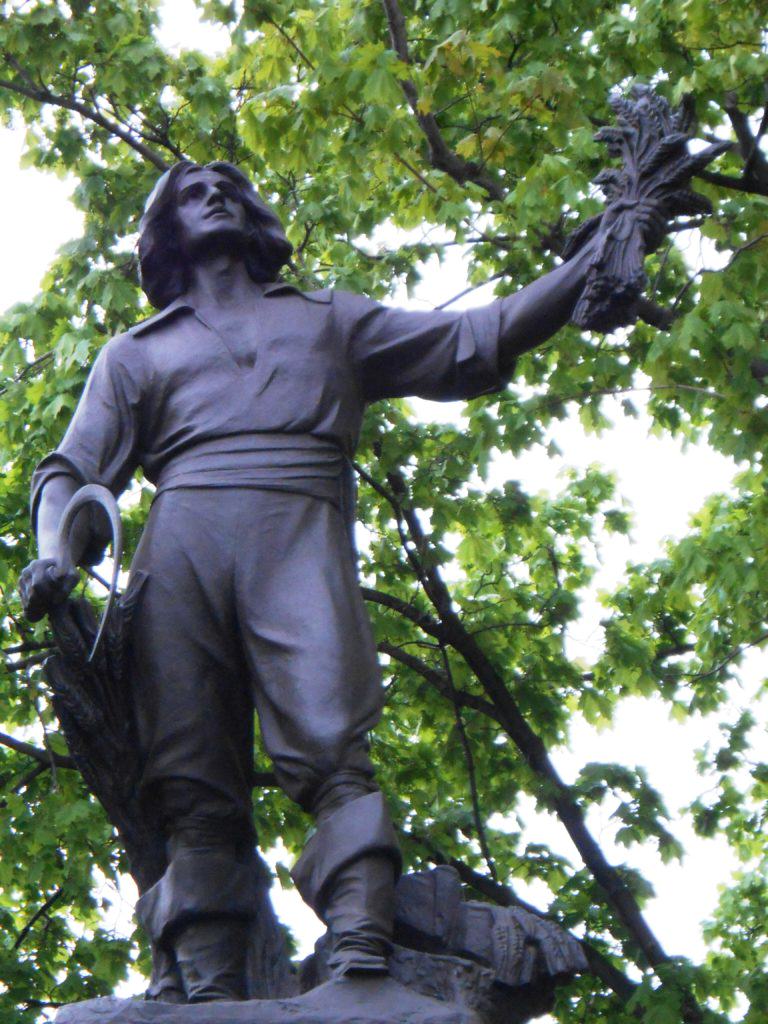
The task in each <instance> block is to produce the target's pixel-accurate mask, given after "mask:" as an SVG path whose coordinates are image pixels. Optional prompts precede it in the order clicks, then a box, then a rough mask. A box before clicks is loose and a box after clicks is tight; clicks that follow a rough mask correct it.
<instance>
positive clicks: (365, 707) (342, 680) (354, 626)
mask: <svg viewBox="0 0 768 1024" xmlns="http://www.w3.org/2000/svg"><path fill="white" fill-rule="evenodd" d="M133 571H134V573H138V572H140V573H145V574H146V576H147V578H146V580H145V582H144V584H143V587H142V590H141V594H140V597H139V599H138V603H137V606H136V611H135V613H134V620H133V625H132V637H133V640H132V647H131V650H132V653H131V680H132V686H133V687H134V692H135V703H136V708H137V715H138V732H139V741H140V746H141V752H142V757H143V764H144V773H143V780H142V788H143V791H144V792H148V791H151V789H152V787H153V786H154V785H155V784H156V783H158V782H163V781H165V780H170V779H186V780H191V781H192V782H193V783H200V784H201V785H202V786H203V787H204V788H205V791H206V792H208V793H210V794H211V795H213V794H215V797H214V798H213V799H214V803H218V801H219V800H220V801H221V803H220V805H219V811H218V812H217V813H221V814H226V815H234V816H235V817H236V818H238V819H239V820H240V821H243V822H247V823H248V827H250V821H251V777H252V758H253V711H254V708H255V710H256V712H257V714H258V717H259V723H260V727H261V735H262V740H263V744H264V747H265V749H266V752H267V754H268V755H269V757H270V758H271V760H272V763H273V766H274V771H275V774H276V776H277V780H278V783H279V784H280V786H281V787H282V788H283V789H284V790H285V791H286V793H288V795H289V796H291V797H292V798H293V799H294V800H296V801H298V802H299V803H300V804H301V805H302V806H303V807H305V808H310V807H311V806H312V804H313V801H314V799H315V797H316V795H317V793H318V791H319V790H320V788H321V787H322V786H323V785H326V784H327V783H328V780H329V779H332V778H335V777H342V778H343V777H344V776H346V775H349V776H350V777H352V778H357V779H361V778H365V779H369V780H370V779H371V778H372V775H373V769H372V766H371V762H370V759H369V755H368V739H367V733H368V730H370V729H371V728H372V727H373V726H374V725H375V723H376V721H377V720H378V718H379V716H380V711H381V703H382V690H381V685H380V675H379V669H378V664H377V660H376V652H375V647H374V643H373V639H372V635H371V629H370V625H369V622H368V617H367V614H366V612H365V608H364V606H363V601H362V597H361V595H360V591H359V586H358V581H357V576H356V567H355V562H354V554H353V551H352V547H351V544H350V539H349V532H348V524H347V522H346V521H345V518H344V516H343V515H342V513H341V511H340V510H339V508H337V507H336V506H335V505H334V504H333V503H332V502H330V501H328V500H325V499H322V498H317V497H310V496H308V495H306V494H298V493H291V492H286V491H278V490H266V489H252V488H242V489H241V488H223V487H222V488H188V489H179V490H169V491H166V492H164V493H162V494H160V496H159V497H158V498H156V500H155V503H154V505H153V507H152V511H151V513H150V517H149V522H148V524H147V527H146V529H145V531H144V534H143V537H142V539H141V542H140V544H139V548H138V550H137V553H136V556H135V559H134V563H133Z"/></svg>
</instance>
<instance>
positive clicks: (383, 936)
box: [292, 791, 400, 976]
mask: <svg viewBox="0 0 768 1024" xmlns="http://www.w3.org/2000/svg"><path fill="white" fill-rule="evenodd" d="M399 872H400V851H399V850H398V848H397V839H396V838H395V833H394V830H393V828H392V823H391V821H390V819H389V814H388V813H387V808H386V804H385V803H384V798H383V797H382V795H381V793H380V792H378V791H375V792H372V793H367V794H366V795H365V796H358V797H356V798H355V799H353V800H350V801H349V802H347V803H343V804H342V805H341V806H338V805H337V806H336V807H334V808H333V809H332V811H331V812H330V813H328V814H327V815H326V814H320V815H319V816H318V825H317V832H315V834H314V835H313V836H312V838H311V839H310V840H309V842H308V843H307V845H306V847H305V848H304V853H303V854H302V855H301V857H300V858H299V860H298V862H297V864H296V866H295V867H294V869H293V871H292V875H293V880H294V882H295V883H296V887H297V889H298V890H299V892H300V893H301V896H302V898H303V899H304V901H305V902H306V903H308V904H309V906H310V907H312V909H313V910H314V911H315V913H316V914H317V915H318V917H319V918H320V919H321V920H322V921H324V922H325V924H326V925H327V926H328V929H329V931H330V933H331V938H332V942H333V954H332V957H331V964H332V966H333V971H334V974H336V975H337V976H342V975H344V974H349V973H352V972H358V973H372V974H383V973H386V970H387V954H388V953H389V950H390V947H391V937H392V925H393V916H394V903H395V882H396V880H397V876H398V874H399Z"/></svg>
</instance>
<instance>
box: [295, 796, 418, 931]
mask: <svg viewBox="0 0 768 1024" xmlns="http://www.w3.org/2000/svg"><path fill="white" fill-rule="evenodd" d="M371 854H378V855H381V856H385V857H389V858H390V860H391V861H392V863H393V864H394V867H395V876H396V877H397V876H399V874H400V871H401V868H402V858H401V855H400V850H399V848H398V845H397V837H396V836H395V830H394V829H393V827H392V822H391V820H390V817H389V811H388V810H387V806H386V804H385V803H384V797H383V796H382V795H381V793H380V792H378V791H377V792H375V793H367V794H366V795H365V796H361V797H358V798H357V799H356V800H350V802H349V803H348V804H344V805H343V806H342V807H340V808H339V809H338V810H337V811H335V812H334V813H333V814H332V815H331V816H330V817H329V818H326V819H325V821H323V822H322V823H321V824H320V825H319V826H318V829H317V832H315V834H314V835H313V836H312V838H311V839H310V840H309V842H308V843H307V845H306V847H305V848H304V852H303V854H302V855H301V857H300V858H299V859H298V861H297V862H296V866H295V867H294V869H293V871H292V872H291V877H292V878H293V880H294V882H295V883H296V888H297V889H298V890H299V892H300V893H301V896H302V899H303V900H304V902H305V903H308V904H309V906H310V907H312V909H313V910H314V911H315V913H317V914H318V915H320V916H322V912H323V909H324V906H325V901H326V898H327V894H328V890H329V883H330V882H331V881H332V880H333V877H334V875H336V874H337V872H339V871H340V870H341V869H342V868H343V867H346V865H348V864H351V863H352V862H353V861H356V860H359V859H360V858H361V857H366V856H369V855H371Z"/></svg>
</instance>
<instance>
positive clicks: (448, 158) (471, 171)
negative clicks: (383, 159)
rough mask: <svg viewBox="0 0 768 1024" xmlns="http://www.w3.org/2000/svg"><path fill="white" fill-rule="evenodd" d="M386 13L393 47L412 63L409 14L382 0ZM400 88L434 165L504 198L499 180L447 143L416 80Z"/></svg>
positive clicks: (493, 196)
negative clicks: (423, 109)
mask: <svg viewBox="0 0 768 1024" xmlns="http://www.w3.org/2000/svg"><path fill="white" fill-rule="evenodd" d="M382 5H383V7H384V13H385V15H386V18H387V24H388V26H389V38H390V41H391V43H392V49H393V50H394V51H395V53H396V54H397V56H398V57H399V58H400V60H401V61H402V62H403V63H404V64H408V65H411V64H412V61H411V56H410V53H409V51H408V37H407V34H406V29H405V18H404V17H403V12H402V11H401V10H400V7H399V5H398V3H397V0H382ZM400 88H401V89H402V90H403V93H404V95H405V98H406V100H407V101H408V104H409V106H410V108H411V110H412V111H413V113H414V116H415V118H416V121H417V122H418V125H419V127H420V128H421V131H422V133H423V134H424V137H425V138H426V140H427V144H428V146H429V159H430V163H431V164H432V166H433V167H434V168H435V169H436V170H438V171H444V172H445V173H446V174H448V175H449V176H450V177H451V178H453V180H454V181H457V182H458V183H459V184H460V185H464V184H466V183H467V182H468V181H471V182H474V184H476V185H479V186H480V187H481V188H483V189H485V191H486V192H487V193H488V195H489V196H490V198H491V199H495V200H502V199H503V198H504V195H505V192H504V189H503V188H501V186H500V185H499V183H498V182H497V181H496V180H495V179H494V178H492V177H490V176H489V175H488V174H485V173H484V172H483V170H482V168H481V167H480V165H479V164H477V163H474V162H473V161H470V160H464V159H463V158H462V157H460V156H459V155H458V153H456V152H454V150H452V149H451V148H450V147H449V146H448V145H447V143H446V141H445V139H444V138H443V136H442V133H441V131H440V128H439V126H438V123H437V120H436V118H435V116H434V114H424V113H422V112H421V110H420V109H419V94H418V92H417V90H416V86H415V85H414V83H413V80H412V79H410V78H406V79H403V80H401V81H400Z"/></svg>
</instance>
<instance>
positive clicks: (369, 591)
mask: <svg viewBox="0 0 768 1024" xmlns="http://www.w3.org/2000/svg"><path fill="white" fill-rule="evenodd" d="M360 592H361V593H362V595H363V598H364V599H365V600H366V601H371V602H373V604H380V605H381V606H382V607H384V608H391V609H392V611H395V612H398V613H399V614H400V615H402V616H403V617H404V618H406V619H409V620H410V621H411V622H413V623H414V624H415V625H417V626H420V627H421V628H422V629H423V630H424V632H425V633H429V635H430V636H433V637H435V639H437V640H439V639H441V637H442V636H443V630H442V627H441V625H440V623H439V622H438V621H437V619H433V618H432V616H431V615H427V613H426V612H422V611H419V609H418V608H416V607H415V606H414V605H412V604H408V603H407V602H406V601H402V600H401V599H400V598H399V597H395V596H394V595H393V594H385V593H384V591H383V590H374V589H373V588H372V587H360Z"/></svg>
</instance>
